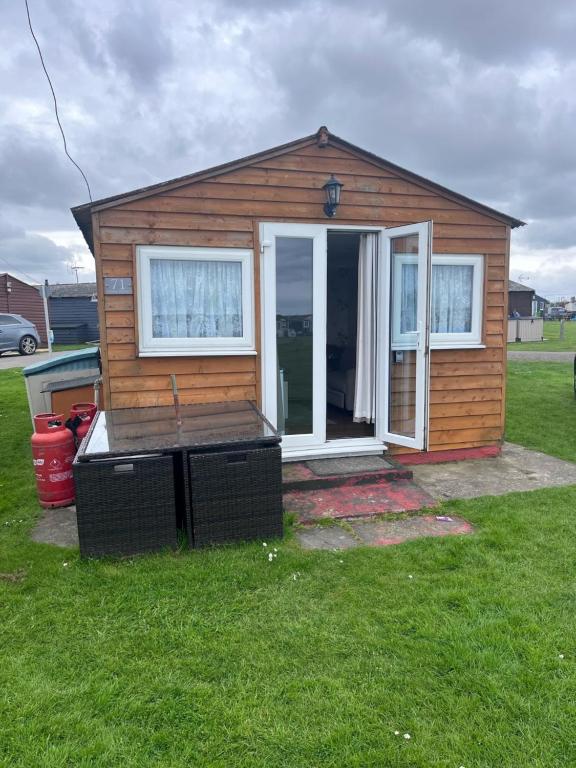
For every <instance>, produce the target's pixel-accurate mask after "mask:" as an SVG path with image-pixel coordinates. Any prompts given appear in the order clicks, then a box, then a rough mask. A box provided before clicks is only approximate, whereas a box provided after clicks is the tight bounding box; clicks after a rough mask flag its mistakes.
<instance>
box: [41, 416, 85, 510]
mask: <svg viewBox="0 0 576 768" xmlns="http://www.w3.org/2000/svg"><path fill="white" fill-rule="evenodd" d="M34 430H35V432H34V434H33V435H32V457H33V460H34V471H35V473H36V488H37V490H38V497H39V499H40V504H41V505H42V506H43V507H66V506H68V505H69V504H73V503H74V479H73V477H72V462H73V461H74V455H75V453H76V446H75V445H74V435H73V434H72V432H71V431H70V430H69V429H67V428H66V427H65V426H64V416H63V415H62V414H61V415H57V414H55V413H39V414H38V415H37V416H34Z"/></svg>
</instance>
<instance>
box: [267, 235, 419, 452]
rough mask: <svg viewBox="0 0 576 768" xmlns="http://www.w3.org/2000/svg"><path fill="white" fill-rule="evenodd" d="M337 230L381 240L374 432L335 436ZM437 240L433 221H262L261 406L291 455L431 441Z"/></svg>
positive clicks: (375, 448)
mask: <svg viewBox="0 0 576 768" xmlns="http://www.w3.org/2000/svg"><path fill="white" fill-rule="evenodd" d="M338 230H340V231H348V232H349V231H351V230H355V231H356V232H358V233H376V234H377V236H378V240H379V248H378V268H377V271H376V277H375V281H376V285H375V286H374V289H375V294H376V297H377V301H376V306H377V315H376V318H375V324H376V339H377V343H376V361H375V370H376V376H375V379H376V380H375V382H374V386H375V394H376V420H375V437H374V438H353V439H347V440H331V441H327V440H326V323H327V312H326V307H327V301H326V298H327V235H328V231H330V232H337V231H338ZM431 242H432V225H431V222H425V223H422V224H415V225H408V226H403V227H394V228H388V229H384V228H374V227H338V226H333V225H330V226H326V225H320V224H317V225H314V224H312V225H311V224H284V223H263V224H261V226H260V247H261V261H260V264H261V303H262V400H263V409H264V413H265V415H266V416H267V418H268V419H269V420H270V421H271V422H272V423H273V424H274V425H275V426H277V428H278V429H279V430H280V431H281V433H282V434H283V439H282V446H283V450H284V452H285V453H286V454H287V455H292V456H297V455H299V454H300V453H301V455H302V456H306V455H321V454H322V453H323V452H325V453H326V455H330V453H334V452H336V451H338V453H343V452H346V450H347V449H349V450H350V451H351V452H352V451H356V452H361V451H363V450H365V451H366V452H373V451H375V450H378V449H380V450H381V449H382V446H383V444H386V443H392V444H397V445H403V446H406V447H410V448H417V449H423V448H425V447H426V441H427V422H428V389H429V383H428V379H429V373H428V368H429V365H428V361H429V314H430V313H429V306H430V299H429V293H430V290H429V284H430V269H431V267H430V262H431ZM353 289H354V290H356V287H355V286H354V287H353Z"/></svg>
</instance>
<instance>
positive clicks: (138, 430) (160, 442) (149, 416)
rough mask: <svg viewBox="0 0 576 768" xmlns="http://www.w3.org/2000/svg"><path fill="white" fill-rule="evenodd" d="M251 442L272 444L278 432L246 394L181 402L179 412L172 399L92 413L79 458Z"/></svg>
mask: <svg viewBox="0 0 576 768" xmlns="http://www.w3.org/2000/svg"><path fill="white" fill-rule="evenodd" d="M252 442H257V443H260V444H263V443H272V444H275V443H278V442H280V437H279V435H278V433H277V432H276V430H275V429H274V428H273V427H272V425H271V424H270V423H269V422H268V421H267V420H266V419H265V417H264V416H263V414H262V413H261V412H260V411H259V410H258V409H257V408H256V407H255V406H254V405H253V404H252V403H250V402H248V401H247V400H245V401H239V402H233V403H210V404H202V405H182V406H180V408H179V409H178V412H177V410H176V407H175V406H173V405H171V406H156V407H152V408H124V409H121V410H117V411H100V412H99V413H98V414H97V415H96V419H95V422H94V424H93V426H92V428H91V431H90V433H89V435H88V438H87V440H85V441H84V442H83V443H82V445H81V447H80V450H79V451H78V459H79V460H80V461H82V460H84V461H86V460H88V459H92V458H96V457H104V456H106V455H110V456H121V455H142V454H146V453H154V452H158V451H169V450H177V449H183V448H189V449H191V450H193V449H202V448H214V447H216V446H226V445H233V444H234V445H237V444H239V443H252Z"/></svg>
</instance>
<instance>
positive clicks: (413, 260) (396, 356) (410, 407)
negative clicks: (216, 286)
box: [376, 222, 432, 450]
mask: <svg viewBox="0 0 576 768" xmlns="http://www.w3.org/2000/svg"><path fill="white" fill-rule="evenodd" d="M431 248H432V222H424V223H422V224H413V225H408V226H404V227H393V228H390V229H386V230H385V231H384V232H383V235H382V248H381V250H380V269H379V276H378V283H379V285H378V288H379V302H378V304H379V307H380V308H381V311H380V313H379V318H378V326H379V333H378V335H379V339H380V340H381V341H380V343H379V345H378V347H379V355H378V366H377V371H378V381H377V418H376V427H377V430H376V434H377V436H378V437H379V438H380V439H382V440H384V441H385V442H387V443H393V444H396V445H402V446H406V447H408V448H416V449H419V450H424V449H425V448H426V447H427V439H428V435H427V432H428V391H429V349H430V343H429V338H430V322H429V315H430V297H429V293H430V289H429V285H430V269H431V267H430V264H431Z"/></svg>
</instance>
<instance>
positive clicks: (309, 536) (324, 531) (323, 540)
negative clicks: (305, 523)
mask: <svg viewBox="0 0 576 768" xmlns="http://www.w3.org/2000/svg"><path fill="white" fill-rule="evenodd" d="M296 538H297V539H298V541H299V542H300V545H301V546H302V548H303V549H351V548H352V547H357V546H358V545H359V544H360V542H359V541H358V539H357V538H356V537H355V536H353V535H352V534H351V533H349V532H348V531H346V530H345V529H344V528H341V527H340V526H339V525H331V526H326V525H315V526H313V527H310V528H300V529H299V530H297V531H296Z"/></svg>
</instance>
